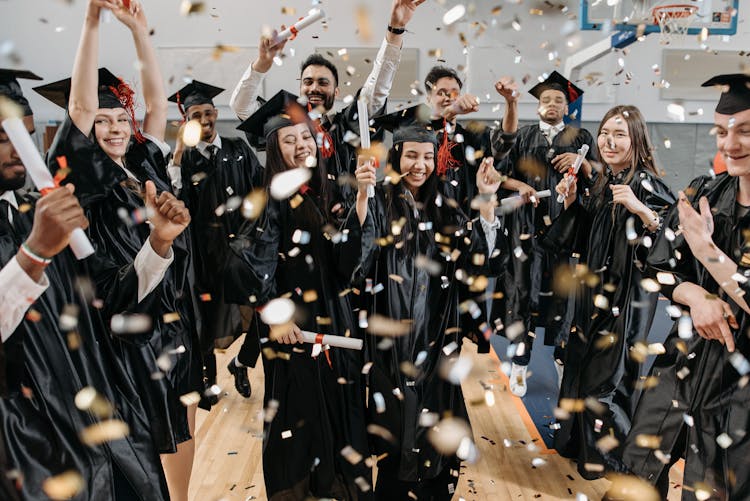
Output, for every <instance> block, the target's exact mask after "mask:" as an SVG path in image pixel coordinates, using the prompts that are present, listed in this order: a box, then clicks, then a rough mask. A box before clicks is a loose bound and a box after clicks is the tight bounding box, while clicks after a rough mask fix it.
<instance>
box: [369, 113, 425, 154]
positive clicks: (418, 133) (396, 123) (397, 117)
mask: <svg viewBox="0 0 750 501" xmlns="http://www.w3.org/2000/svg"><path fill="white" fill-rule="evenodd" d="M431 115H432V108H430V107H429V106H427V105H426V104H418V105H416V106H410V107H409V108H404V109H402V110H398V111H394V112H393V113H388V114H386V115H380V116H377V117H374V118H373V119H372V121H373V124H374V125H375V127H382V128H384V129H385V130H388V131H390V132H392V133H393V144H394V145H396V144H398V143H403V142H406V141H413V142H415V143H433V144H435V145H437V131H436V129H435V128H434V126H433V121H432V118H431Z"/></svg>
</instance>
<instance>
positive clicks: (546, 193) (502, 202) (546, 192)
mask: <svg viewBox="0 0 750 501" xmlns="http://www.w3.org/2000/svg"><path fill="white" fill-rule="evenodd" d="M551 195H552V191H550V190H542V191H537V192H536V196H535V197H532V198H536V199H537V200H539V199H541V198H547V197H549V196H551ZM520 197H521V195H513V196H510V197H505V198H501V199H500V205H505V204H509V203H512V202H515V201H516V200H518V199H519V198H520ZM531 201H532V202H533V201H534V200H531Z"/></svg>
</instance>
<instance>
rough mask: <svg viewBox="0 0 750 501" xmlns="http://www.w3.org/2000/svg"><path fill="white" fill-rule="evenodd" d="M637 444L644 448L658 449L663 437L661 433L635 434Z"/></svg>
mask: <svg viewBox="0 0 750 501" xmlns="http://www.w3.org/2000/svg"><path fill="white" fill-rule="evenodd" d="M635 445H637V446H638V447H643V448H644V449H658V448H659V446H660V445H661V437H660V436H659V435H647V434H645V433H641V434H639V435H636V436H635Z"/></svg>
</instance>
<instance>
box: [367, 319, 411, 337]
mask: <svg viewBox="0 0 750 501" xmlns="http://www.w3.org/2000/svg"><path fill="white" fill-rule="evenodd" d="M411 327H412V326H411V321H404V320H394V319H392V318H389V317H386V316H383V315H378V314H375V315H371V316H370V317H369V318H368V319H367V332H369V333H370V334H374V335H376V336H384V337H398V336H406V335H407V334H409V332H411Z"/></svg>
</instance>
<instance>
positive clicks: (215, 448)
mask: <svg viewBox="0 0 750 501" xmlns="http://www.w3.org/2000/svg"><path fill="white" fill-rule="evenodd" d="M241 340H242V338H240V339H239V340H238V341H237V342H235V343H234V344H233V345H232V346H230V347H229V349H227V350H226V351H223V352H220V351H218V350H217V357H216V358H217V367H218V368H219V369H218V372H219V375H218V384H219V386H220V387H221V388H222V389H223V390H224V391H223V396H222V399H221V400H220V401H219V404H218V405H216V406H214V408H213V409H212V410H211V412H206V411H203V410H200V409H199V410H198V418H197V425H196V440H197V448H196V457H195V463H194V467H193V475H192V479H191V484H190V499H191V501H218V500H223V501H246V500H251V499H259V500H262V499H266V494H265V489H264V486H263V468H262V461H261V454H262V442H261V436H262V435H261V433H262V429H263V422H262V420H260V419H259V417H258V415H259V412H260V411H261V410H262V408H263V379H264V378H263V369H262V367H261V364H260V363H258V366H257V367H256V368H255V369H251V370H250V373H249V375H250V381H251V384H252V387H253V394H252V396H251V397H250V398H249V399H244V398H242V397H241V396H240V395H239V394H238V393H237V391H236V390H235V389H234V381H233V379H232V376H231V375H230V374H229V373H228V371H227V370H226V365H227V363H228V362H229V360H230V359H231V357H233V356H234V355H235V354H236V353H237V351H238V350H239V346H240V342H241ZM462 350H463V352H462V354H466V355H470V356H471V357H472V358H473V361H474V368H475V372H473V373H472V375H471V376H470V377H468V378H467V379H466V380H465V382H464V384H463V390H464V397H465V398H466V402H467V406H468V409H469V415H470V417H471V423H472V428H473V431H474V440H475V442H476V443H477V445H478V446H479V450H480V453H481V458H480V460H479V461H478V462H477V463H476V464H473V465H465V466H464V467H463V468H462V469H461V477H460V480H459V485H458V490H457V493H456V496H455V497H454V500H459V499H461V498H464V499H466V501H471V500H475V501H485V500H486V501H490V500H493V501H494V500H539V499H541V500H557V499H575V498H576V495H577V494H578V493H583V494H585V495H586V496H587V497H588V498H589V499H590V500H592V501H593V500H599V499H601V498H602V496H603V494H604V492H605V491H606V489H607V486H608V484H609V482H608V481H607V480H597V481H594V482H588V481H586V480H583V479H582V478H581V477H580V476H579V475H578V473H577V472H576V469H575V465H574V464H572V463H571V461H569V460H567V459H565V458H562V457H560V456H558V455H557V454H556V453H555V451H554V450H547V449H546V447H545V446H544V443H543V442H542V439H541V437H540V436H539V434H538V432H537V430H536V428H535V427H534V425H533V424H532V421H531V418H530V417H529V416H528V413H527V412H526V409H525V407H524V406H523V403H522V401H521V399H519V398H517V397H514V396H513V395H512V394H511V393H510V391H509V390H508V389H507V388H508V379H507V376H505V375H504V374H502V372H501V371H500V367H499V364H498V360H497V358H496V357H495V356H494V354H490V355H478V354H477V353H476V349H475V347H474V345H473V344H472V343H469V342H467V343H464V346H463V348H462ZM480 380H481V381H482V382H483V383H484V384H485V387H489V388H491V391H492V393H493V395H494V397H495V403H494V405H493V406H488V405H486V403H485V398H484V396H485V388H484V387H483V386H482V384H480ZM532 384H533V383H532ZM532 461H533V463H534V464H532ZM675 480H678V479H675ZM673 485H674V484H673ZM670 499H675V500H676V499H679V489H672V492H670Z"/></svg>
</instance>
